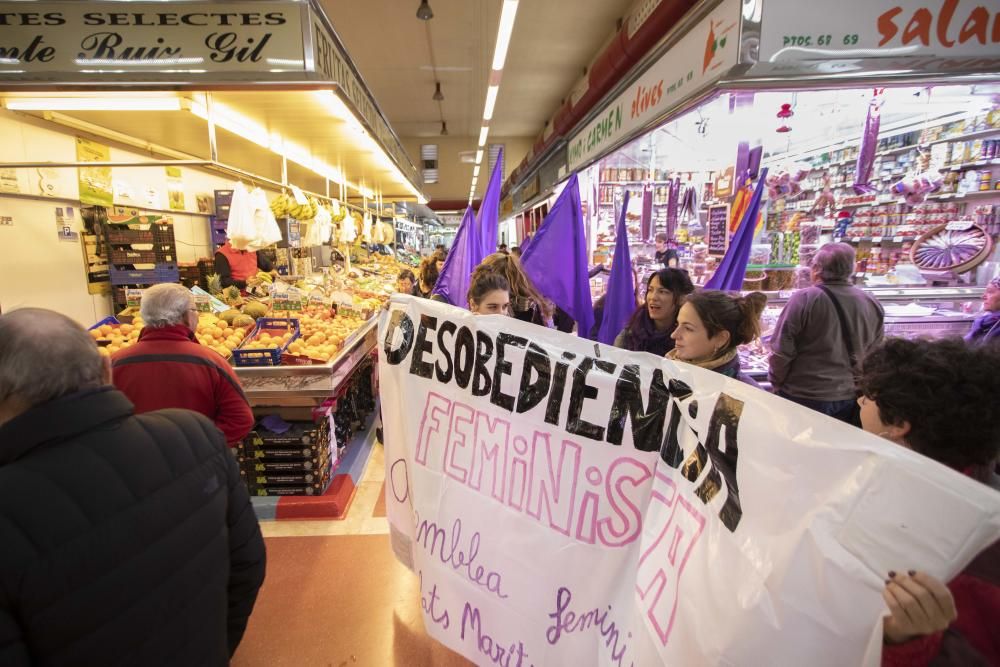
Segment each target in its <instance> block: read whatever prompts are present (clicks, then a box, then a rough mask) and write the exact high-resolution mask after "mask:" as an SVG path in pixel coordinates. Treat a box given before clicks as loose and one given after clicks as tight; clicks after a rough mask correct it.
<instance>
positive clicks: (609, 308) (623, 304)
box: [597, 190, 635, 345]
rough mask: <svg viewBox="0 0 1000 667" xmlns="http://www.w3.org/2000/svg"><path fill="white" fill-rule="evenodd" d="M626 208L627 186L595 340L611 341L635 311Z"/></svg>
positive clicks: (605, 342) (613, 340)
mask: <svg viewBox="0 0 1000 667" xmlns="http://www.w3.org/2000/svg"><path fill="white" fill-rule="evenodd" d="M627 211H628V190H626V191H625V198H624V201H622V212H621V215H619V216H618V226H617V227H616V228H615V257H614V259H613V260H612V261H611V277H610V278H608V291H607V292H606V293H605V296H604V317H603V319H602V320H601V329H600V331H598V332H597V340H598V342H601V343H604V344H605V345H613V344H614V342H615V337H616V336H618V334H619V333H620V332H621V330H622V329H624V328H625V325H626V324H628V320H629V318H630V317H632V313H633V312H635V283H633V282H632V254H631V252H629V247H628V228H627V227H626V226H625V213H626V212H627Z"/></svg>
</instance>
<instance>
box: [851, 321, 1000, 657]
mask: <svg viewBox="0 0 1000 667" xmlns="http://www.w3.org/2000/svg"><path fill="white" fill-rule="evenodd" d="M998 370H1000V345H989V346H983V347H978V348H972V347H969V346H968V345H966V344H965V343H964V342H963V341H961V340H938V341H908V340H903V339H900V338H893V339H889V340H886V341H885V342H883V343H882V344H880V345H879V346H878V347H876V348H875V349H873V350H872V352H871V353H869V354H868V356H867V357H866V358H865V360H864V363H863V365H862V370H861V381H860V386H861V392H862V396H861V398H860V399H858V403H859V405H860V406H861V424H862V426H863V428H864V429H865V430H866V431H868V432H870V433H874V434H876V435H879V436H881V437H883V438H886V439H888V440H891V441H892V442H895V443H897V444H899V445H902V446H903V447H908V448H909V449H912V450H914V451H916V452H919V453H921V454H923V455H924V456H927V457H929V458H932V459H934V460H935V461H938V462H940V463H943V464H945V465H947V466H949V467H951V468H954V469H955V470H958V471H959V472H962V473H964V474H966V475H968V476H970V477H973V478H974V479H977V480H979V481H981V482H983V483H986V484H990V485H991V486H993V487H994V488H1000V487H998V485H997V477H996V474H995V465H996V461H997V456H998V454H1000V420H998V419H997V411H996V407H997V397H998V396H1000V372H998ZM901 565H904V566H906V567H912V566H913V565H914V564H912V563H907V564H901ZM888 577H889V578H888V579H886V587H885V589H884V591H883V593H882V596H883V597H884V598H885V601H886V604H887V605H888V606H889V610H890V612H891V613H890V615H889V616H887V617H886V619H885V623H884V641H885V645H884V647H883V650H882V664H883V665H927V664H930V663H931V662H933V664H935V665H937V664H941V665H979V664H990V665H996V664H1000V542H996V543H994V544H993V545H992V546H990V547H989V548H987V549H986V550H985V551H983V552H982V553H981V554H980V555H979V556H978V557H977V558H976V559H975V560H974V561H973V562H972V563H971V564H970V565H969V566H968V567H967V568H966V569H965V570H964V571H963V572H962V573H961V574H959V575H958V576H957V577H955V578H954V579H953V580H952V581H950V582H948V584H947V586H946V585H945V584H944V583H942V582H940V581H938V580H937V579H935V578H933V577H931V576H929V575H927V574H925V573H923V572H918V571H916V570H900V572H899V573H896V572H889V573H888Z"/></svg>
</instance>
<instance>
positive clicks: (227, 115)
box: [190, 100, 304, 166]
mask: <svg viewBox="0 0 1000 667" xmlns="http://www.w3.org/2000/svg"><path fill="white" fill-rule="evenodd" d="M190 109H191V113H193V114H194V115H195V116H198V117H199V118H201V119H203V120H205V121H207V120H208V109H207V107H206V106H205V105H204V103H202V102H201V100H192V101H191V105H190ZM212 122H213V123H214V124H215V125H216V126H218V127H221V128H222V129H224V130H226V131H228V132H232V133H233V134H235V135H237V136H240V137H243V138H244V139H247V140H248V141H252V142H254V143H255V144H257V145H258V146H262V147H264V148H268V149H270V150H272V151H274V152H275V153H279V154H280V153H281V151H282V149H283V145H282V142H281V137H280V136H279V135H277V134H271V133H270V132H268V131H267V128H266V127H264V126H263V125H260V124H259V123H257V122H255V121H253V120H251V119H250V118H247V117H246V116H244V115H243V114H241V113H240V112H238V111H236V110H234V109H231V108H230V107H228V106H226V105H224V104H220V103H218V102H214V101H213V102H212ZM303 166H304V165H303Z"/></svg>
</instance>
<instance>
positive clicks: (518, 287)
mask: <svg viewBox="0 0 1000 667" xmlns="http://www.w3.org/2000/svg"><path fill="white" fill-rule="evenodd" d="M481 273H498V274H500V275H502V276H503V277H504V278H506V279H507V283H508V284H509V285H510V311H511V313H510V314H511V315H513V316H514V317H516V318H517V319H519V320H521V321H522V322H531V323H532V324H538V325H540V326H544V327H549V328H552V326H553V323H552V315H553V310H554V309H553V307H552V304H551V303H550V302H549V301H548V300H547V299H546V298H545V297H543V296H542V294H541V293H540V292H539V291H538V290H537V289H536V288H535V285H534V284H533V283H532V282H531V278H529V277H528V276H527V274H525V272H524V269H523V268H522V267H521V262H520V260H519V259H517V257H514V256H512V255H505V254H503V253H499V252H495V253H493V254H492V255H490V256H488V257H487V258H486V259H484V260H483V262H482V264H480V265H479V266H477V267H476V270H475V271H474V272H473V274H472V282H473V283H474V282H475V281H476V278H477V276H478V275H479V274H481Z"/></svg>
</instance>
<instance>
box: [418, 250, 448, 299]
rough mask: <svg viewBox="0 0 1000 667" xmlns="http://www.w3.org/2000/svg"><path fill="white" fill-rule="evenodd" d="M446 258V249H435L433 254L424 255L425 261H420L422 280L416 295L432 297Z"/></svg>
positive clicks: (419, 282) (426, 297)
mask: <svg viewBox="0 0 1000 667" xmlns="http://www.w3.org/2000/svg"><path fill="white" fill-rule="evenodd" d="M446 259H448V253H446V252H445V251H444V250H435V251H434V252H433V253H432V254H431V255H429V256H427V257H424V259H423V261H421V262H420V270H419V274H420V280H419V281H418V282H417V287H416V290H415V291H414V292H415V294H416V296H422V297H424V298H425V299H429V298H431V294H433V293H434V286H435V285H437V281H438V276H439V275H441V269H443V268H444V260H446Z"/></svg>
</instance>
